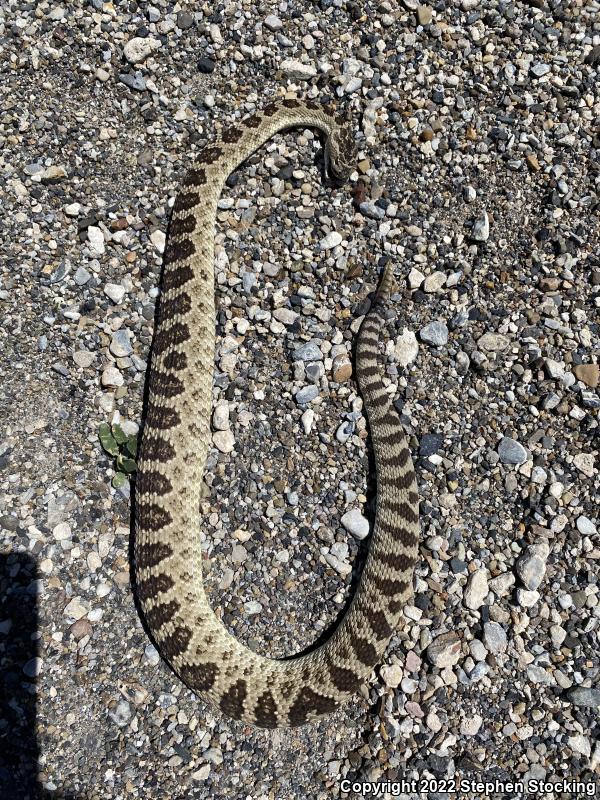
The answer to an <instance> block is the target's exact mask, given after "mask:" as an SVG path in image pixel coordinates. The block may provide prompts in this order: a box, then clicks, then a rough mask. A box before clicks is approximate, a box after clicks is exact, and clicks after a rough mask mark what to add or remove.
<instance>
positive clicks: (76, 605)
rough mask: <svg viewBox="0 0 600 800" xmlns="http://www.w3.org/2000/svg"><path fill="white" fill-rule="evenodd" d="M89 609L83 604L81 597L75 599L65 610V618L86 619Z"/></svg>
mask: <svg viewBox="0 0 600 800" xmlns="http://www.w3.org/2000/svg"><path fill="white" fill-rule="evenodd" d="M88 611H89V609H88V608H87V607H86V606H85V605H84V604H83V603H82V602H81V598H80V597H74V598H73V599H72V600H71V602H70V603H67V605H66V606H65V607H64V609H63V614H64V615H65V617H73V619H81V618H82V617H85V615H86V614H87V613H88Z"/></svg>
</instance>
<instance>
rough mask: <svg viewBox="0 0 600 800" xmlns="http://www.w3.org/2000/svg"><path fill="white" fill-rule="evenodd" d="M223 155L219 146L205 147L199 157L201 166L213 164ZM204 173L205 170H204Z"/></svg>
mask: <svg viewBox="0 0 600 800" xmlns="http://www.w3.org/2000/svg"><path fill="white" fill-rule="evenodd" d="M222 155H223V150H222V148H220V147H219V146H218V145H213V146H212V147H205V148H204V150H203V151H202V152H201V153H200V155H199V156H198V163H199V164H212V163H213V162H214V161H216V160H217V159H218V158H220V157H221V156H222ZM202 171H203V172H204V170H202Z"/></svg>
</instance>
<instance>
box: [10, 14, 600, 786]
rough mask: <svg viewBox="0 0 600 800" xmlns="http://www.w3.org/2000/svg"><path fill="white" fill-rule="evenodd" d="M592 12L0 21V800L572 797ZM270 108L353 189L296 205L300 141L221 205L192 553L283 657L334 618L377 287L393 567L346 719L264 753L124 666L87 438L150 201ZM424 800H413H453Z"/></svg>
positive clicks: (123, 510) (590, 478) (364, 504)
mask: <svg viewBox="0 0 600 800" xmlns="http://www.w3.org/2000/svg"><path fill="white" fill-rule="evenodd" d="M599 12H600V4H599V3H598V2H596V0H572V2H569V3H560V2H554V0H553V1H552V2H551V3H550V4H546V2H545V1H544V0H529V2H492V3H479V2H478V1H477V0H460V1H458V0H457V2H445V1H444V0H441V1H440V2H435V3H432V5H430V6H426V5H421V6H419V5H418V3H416V2H412V0H411V1H410V2H409V0H404V3H401V4H400V5H396V4H395V3H393V2H389V0H383V1H382V2H381V3H377V4H372V3H368V2H367V3H357V2H346V0H321V1H320V2H318V3H317V2H315V3H310V4H309V3H302V2H300V0H291V1H290V2H286V0H282V2H281V3H280V4H279V5H277V6H275V5H270V4H267V3H253V2H250V1H249V0H243V1H242V2H241V3H234V2H229V3H217V4H211V5H209V4H208V3H206V4H204V5H202V6H200V4H198V6H194V5H192V4H190V5H189V6H183V5H180V4H176V5H173V4H172V3H167V2H163V1H162V0H155V2H154V3H153V4H152V5H149V4H146V3H137V2H122V3H120V2H113V3H111V2H106V3H104V2H102V0H93V1H92V2H90V3H83V2H73V3H64V4H62V5H60V4H54V3H48V2H43V1H42V2H36V3H33V2H30V3H26V2H21V0H8V2H6V3H4V4H3V6H2V9H0V43H1V47H2V50H1V53H2V56H1V58H2V88H1V97H2V104H1V110H0V144H1V148H2V149H1V153H0V169H1V174H2V181H1V186H0V193H1V194H0V197H1V203H2V209H3V216H2V222H1V226H0V237H1V241H2V248H1V251H2V260H1V262H0V304H1V309H2V339H1V354H2V359H1V363H0V377H1V382H2V420H3V422H2V426H1V429H0V468H1V472H0V528H1V531H0V537H1V538H0V542H1V550H0V591H1V595H2V605H1V606H0V677H1V681H2V693H3V696H4V701H3V706H4V707H3V714H2V717H3V719H2V720H0V787H1V789H0V796H1V797H2V798H22V799H23V800H27V798H34V797H44V798H63V799H64V800H66V798H71V799H72V800H86V799H87V798H133V797H140V798H142V797H143V798H148V799H150V798H165V797H166V798H173V799H174V800H178V799H179V798H182V799H183V798H204V797H227V798H257V799H259V798H260V799H261V800H262V798H264V799H265V800H267V798H269V799H270V798H286V799H287V798H305V797H314V798H328V797H347V796H358V795H359V794H360V793H359V792H356V791H352V787H350V790H349V786H348V783H344V781H346V780H350V781H352V782H353V781H377V780H379V781H394V780H398V779H400V778H401V777H403V776H404V777H405V778H407V779H408V778H413V779H416V778H419V779H422V780H425V779H426V778H431V779H435V780H439V781H442V780H443V779H449V780H453V779H454V780H459V779H460V778H463V779H469V780H475V779H478V780H488V781H493V780H497V781H500V782H502V781H504V782H507V781H511V780H512V781H524V782H525V783H526V782H527V781H528V780H531V781H532V782H533V781H536V780H538V781H540V780H548V781H553V782H557V783H558V785H557V788H556V789H555V790H551V789H545V790H543V791H542V792H541V793H540V792H538V793H537V796H538V797H539V796H543V797H548V798H554V797H576V796H582V795H581V794H578V793H577V790H576V789H575V788H573V786H572V785H569V784H568V781H581V782H592V781H594V779H595V780H596V781H597V780H598V774H599V771H600V744H599V743H598V721H597V720H598V709H599V708H600V660H599V657H598V652H599V641H598V638H599V636H598V630H599V627H600V588H599V582H598V564H599V559H600V542H599V536H598V517H597V507H596V503H595V500H596V498H597V496H598V489H599V483H600V479H599V471H598V470H599V467H598V436H597V434H598V408H599V406H600V401H599V398H598V391H597V389H598V380H599V366H598V357H599V351H598V345H599V341H600V337H599V335H598V333H599V324H598V307H599V305H600V301H599V286H600V259H599V247H598V245H599V225H598V209H599V204H598V186H599V180H600V171H599V168H598V149H599V147H600V138H599V137H600V134H599V133H598V130H599V128H598V123H599V120H600V98H599V95H598V89H597V86H598V63H599V62H600V25H599V16H600V15H599ZM286 92H287V93H289V96H308V97H311V98H318V99H320V100H323V101H333V102H336V103H338V104H339V105H340V106H341V107H343V108H346V109H348V111H349V112H351V114H352V118H353V124H354V126H355V128H356V131H357V141H358V145H359V148H360V156H359V163H358V167H357V173H356V174H355V176H354V178H355V180H354V183H353V186H352V187H351V188H350V190H349V189H348V188H345V189H341V190H340V189H336V188H333V187H329V186H326V185H324V182H323V180H322V177H321V163H322V157H321V151H320V145H319V140H318V138H317V137H316V136H315V134H314V133H313V132H310V131H304V132H303V131H295V132H291V133H288V134H285V135H282V136H278V137H276V138H275V139H274V140H273V141H272V142H270V143H269V144H268V145H267V146H266V147H265V148H263V149H262V150H261V151H260V152H259V153H258V154H257V155H256V156H255V157H253V158H252V159H250V161H249V162H247V163H246V164H245V165H244V166H243V167H242V168H241V169H240V170H239V171H238V173H236V175H235V178H234V179H232V180H230V182H229V186H228V188H227V190H226V192H225V193H224V195H223V199H222V201H221V204H220V205H221V209H220V212H219V218H218V235H217V241H216V263H217V297H218V303H219V307H220V312H219V317H218V336H219V347H218V352H217V354H216V379H215V390H214V400H215V407H216V409H217V410H216V413H215V419H214V427H215V434H214V443H215V447H214V448H213V451H212V452H211V455H210V458H209V463H208V469H207V476H206V483H207V488H206V499H205V503H204V507H203V509H202V510H203V523H202V528H201V531H200V532H199V535H200V536H201V539H202V547H203V549H204V551H205V555H206V559H207V561H206V565H207V571H208V577H207V581H208V583H209V585H210V587H211V593H212V597H213V601H214V604H215V606H217V607H219V608H220V609H221V610H222V615H223V620H224V622H225V623H226V624H227V626H228V627H229V628H230V630H232V631H234V632H235V634H236V635H237V636H239V637H240V639H241V640H243V641H244V642H246V643H250V644H252V646H255V647H257V648H259V649H260V650H261V651H263V652H268V653H270V654H271V655H283V654H289V653H293V652H295V651H297V650H298V649H300V648H302V647H305V646H307V645H309V644H311V643H312V642H314V641H315V639H316V638H317V637H318V636H319V635H321V634H322V633H323V632H324V631H326V630H327V629H328V628H329V626H331V625H332V624H333V623H334V622H335V620H336V618H337V617H338V615H339V613H340V611H341V609H343V607H344V604H345V603H346V601H347V599H348V597H349V596H350V594H351V591H352V587H353V585H354V579H355V576H356V571H357V569H358V568H359V567H360V565H361V564H362V561H363V559H364V554H365V549H366V545H365V541H364V536H365V526H366V524H367V523H366V522H365V518H366V519H371V517H372V507H373V493H374V485H373V482H372V481H371V480H370V479H369V480H367V475H368V472H369V465H370V458H369V439H368V436H367V430H366V426H365V421H364V418H363V417H362V414H361V402H360V398H359V397H358V396H357V393H356V385H355V382H354V380H353V377H352V367H351V360H350V358H349V356H350V355H351V352H352V343H353V341H354V339H355V334H356V331H357V329H358V326H359V324H360V321H361V319H362V315H363V314H364V313H365V310H366V309H367V308H368V296H369V293H370V291H372V289H373V287H374V285H375V283H376V280H377V276H378V274H379V271H380V268H381V266H382V265H383V264H384V263H385V262H386V260H388V259H391V260H392V261H393V263H394V265H395V270H396V275H397V276H398V281H399V287H400V293H399V294H398V295H397V296H396V297H395V300H396V303H395V310H396V316H395V318H394V319H392V320H390V323H389V338H388V340H387V345H386V349H385V359H386V378H387V381H388V383H389V390H390V392H391V393H392V394H393V395H394V397H395V398H397V402H396V405H397V408H398V410H399V412H400V413H401V415H402V419H403V422H404V423H405V426H406V429H407V431H408V432H409V434H410V438H411V447H412V450H413V453H414V455H415V460H416V467H417V472H418V480H419V491H420V495H421V514H422V530H423V544H422V547H421V553H420V561H419V565H418V568H417V574H416V578H415V598H414V604H413V605H411V606H410V607H409V608H407V609H406V620H405V624H404V626H403V628H402V630H400V631H399V632H398V634H397V635H396V636H395V638H394V639H393V640H392V643H391V645H390V648H389V649H388V652H387V655H386V659H385V663H384V665H383V666H382V667H381V668H380V670H378V672H377V674H375V675H373V679H372V681H371V683H370V685H369V686H368V687H366V688H365V690H364V692H363V694H362V696H358V697H357V699H356V702H354V703H350V704H349V705H348V706H347V707H346V708H345V709H344V710H343V711H341V712H339V713H338V714H336V715H335V716H334V717H331V718H329V719H327V720H325V721H323V722H321V723H320V724H318V725H312V726H309V727H305V728H301V729H296V730H293V731H291V732H290V731H283V732H281V731H277V732H264V731H256V730H252V729H250V728H249V727H245V726H242V725H238V724H236V723H233V722H231V721H230V720H228V719H226V718H224V717H223V716H221V715H220V714H219V713H217V712H215V711H214V710H213V709H211V708H209V707H207V706H206V705H205V704H204V703H203V702H201V701H199V700H198V699H196V698H195V697H194V696H193V695H192V694H191V693H190V692H189V691H188V690H187V689H185V688H184V687H183V686H182V684H181V683H180V682H179V681H178V680H177V679H176V678H175V677H174V675H173V674H172V673H171V672H170V671H169V670H168V669H167V668H166V666H165V665H164V664H163V663H162V662H161V661H160V660H159V657H158V655H157V653H156V651H155V650H154V648H153V647H152V645H151V644H150V642H149V640H148V638H147V636H146V634H145V632H144V630H143V628H142V625H141V623H140V620H139V618H138V615H137V612H136V608H135V605H134V600H133V596H132V591H131V583H130V566H129V548H130V502H129V500H130V497H129V490H130V487H129V483H128V482H125V483H123V485H121V486H120V488H114V486H113V485H112V484H111V481H112V479H113V477H114V461H113V459H112V458H110V457H109V456H108V455H107V454H106V453H105V452H103V450H102V448H101V447H100V444H99V441H98V432H99V427H100V425H101V423H109V424H110V423H114V422H120V423H121V426H122V428H123V430H124V431H125V433H126V434H128V435H129V436H133V435H134V434H135V433H136V431H137V426H138V424H139V422H140V416H141V409H142V395H143V387H144V382H145V371H146V359H147V355H148V348H149V345H150V342H151V338H152V330H153V316H154V303H155V300H156V297H157V284H158V281H159V275H160V268H161V253H162V250H163V247H164V234H165V231H166V228H167V222H168V217H169V208H170V205H171V203H172V201H173V197H174V195H175V193H176V191H177V186H178V184H179V181H180V180H181V177H182V176H183V174H184V173H185V171H186V169H187V168H188V167H189V166H190V165H191V164H192V163H193V160H194V156H195V155H196V154H197V153H198V152H199V150H200V149H201V147H202V146H203V145H204V144H205V143H206V142H207V141H209V140H210V137H211V135H212V134H213V132H214V131H216V130H218V129H219V128H220V127H221V126H225V125H228V124H231V123H235V120H236V119H239V117H240V116H241V115H243V114H246V113H248V112H251V111H252V110H253V109H254V108H257V107H258V108H260V107H261V106H262V104H263V103H264V102H265V98H267V97H269V98H273V97H277V96H283V95H285V93H286ZM36 760H39V765H38V766H37V767H36ZM561 781H562V785H561V784H560V782H561ZM36 786H38V788H37V789H36ZM450 786H451V785H450V784H448V785H446V787H444V785H443V783H439V784H438V785H436V784H435V782H433V781H432V783H431V784H430V791H429V793H428V794H425V795H422V796H429V797H435V798H445V797H450V796H465V797H466V796H474V797H475V796H483V794H482V793H481V792H479V793H477V791H475V792H474V793H472V794H468V793H467V792H461V793H459V794H458V795H456V794H452V795H450V794H449V793H448V791H447V790H448V789H449V788H450ZM530 786H534V784H533V783H531V784H530ZM418 788H423V787H416V789H413V790H410V789H408V790H406V791H405V792H404V793H403V794H400V795H398V796H400V797H405V798H409V797H416V796H419V795H418V794H417V790H418ZM488 794H492V796H495V797H521V796H526V795H525V793H524V791H523V790H521V789H519V788H516V789H514V790H511V789H509V788H507V786H506V783H504V784H502V783H499V784H497V786H496V787H495V789H494V790H493V791H490V792H488ZM365 796H367V795H366V794H365ZM380 796H391V795H390V794H389V793H388V794H387V795H386V794H385V793H383V794H381V795H380Z"/></svg>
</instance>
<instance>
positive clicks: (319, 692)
mask: <svg viewBox="0 0 600 800" xmlns="http://www.w3.org/2000/svg"><path fill="white" fill-rule="evenodd" d="M292 127H303V128H306V127H316V128H318V129H320V130H321V131H322V132H323V133H324V134H325V136H326V143H325V152H326V156H327V162H328V168H329V171H330V173H331V174H332V175H333V176H334V177H335V178H338V179H343V178H346V177H348V175H349V173H350V171H351V169H352V165H353V159H354V146H353V142H352V136H351V133H350V130H349V128H348V124H347V122H346V121H345V120H340V119H339V118H337V117H335V116H333V115H331V114H330V113H329V112H327V111H326V110H324V109H323V108H322V107H321V106H318V105H316V104H311V103H306V102H302V103H301V102H300V101H296V100H285V101H283V102H280V103H274V104H272V105H269V106H267V107H266V108H264V109H263V110H262V111H261V112H260V113H258V114H256V115H254V116H252V117H249V118H247V119H244V120H242V121H240V122H239V123H237V124H236V125H235V126H234V127H232V128H230V129H228V130H226V131H224V132H223V133H222V134H221V135H220V136H219V137H218V139H217V140H216V141H215V142H214V143H213V144H211V145H210V146H208V147H206V148H205V149H204V150H203V152H202V153H201V154H200V157H199V158H198V161H197V163H196V165H195V166H194V168H193V169H192V170H191V171H190V173H189V174H188V176H187V178H186V179H185V181H184V182H183V185H182V188H181V191H180V193H179V195H178V197H177V200H176V202H175V205H174V208H173V216H172V221H171V226H170V232H169V241H168V244H167V248H166V251H165V260H164V274H163V282H162V295H161V302H160V308H159V314H158V321H157V328H156V333H155V338H154V343H153V348H152V356H151V368H150V375H149V386H148V403H147V415H146V420H145V424H144V431H143V437H142V442H141V448H140V458H139V469H138V478H137V483H136V492H135V498H136V537H135V549H134V554H135V575H136V583H137V593H138V598H139V600H140V603H141V606H142V610H143V613H144V616H145V619H146V622H147V624H148V626H149V628H150V630H151V632H152V635H153V637H154V639H155V641H156V643H157V646H158V648H159V650H160V653H161V655H162V656H163V657H164V658H165V659H166V660H167V661H168V662H169V664H170V665H171V666H172V668H173V669H174V670H175V672H176V673H177V674H178V675H179V676H180V677H181V679H182V680H183V681H184V682H185V683H186V684H187V685H188V686H189V687H190V688H191V689H192V690H193V691H195V692H197V693H198V694H200V695H202V696H203V697H205V698H207V699H209V700H210V701H212V702H213V703H214V704H216V705H217V706H218V707H219V708H220V709H221V710H222V711H223V712H224V713H226V714H228V715H230V716H232V717H235V718H237V719H240V720H243V721H244V722H248V723H251V724H254V725H259V726H263V727H267V728H274V727H283V726H293V725H301V724H304V723H305V722H308V721H310V720H313V719H316V718H318V717H319V716H321V715H323V714H327V713H330V712H332V711H334V710H335V709H336V708H338V706H339V705H340V704H341V703H343V702H344V701H345V700H346V699H348V698H349V697H350V696H351V695H352V694H353V693H354V692H355V691H356V690H357V688H358V687H359V686H360V685H361V683H363V682H364V681H365V680H366V679H367V678H368V677H369V675H370V673H371V671H372V669H373V667H374V666H375V665H376V664H377V663H378V662H379V660H380V659H381V657H382V655H383V652H384V650H385V648H386V646H387V643H388V641H389V639H390V637H391V635H392V633H393V631H394V629H395V628H396V626H397V624H398V621H399V617H400V614H401V611H402V608H403V606H404V605H405V603H406V602H407V600H408V599H409V598H410V595H411V591H412V576H413V569H414V564H415V560H416V556H417V547H418V537H419V526H418V497H417V490H416V484H415V478H414V472H413V468H412V463H411V458H410V453H409V450H408V446H407V442H406V439H405V436H404V432H403V430H402V426H401V424H400V421H399V419H398V415H397V413H396V411H395V410H394V408H393V406H392V404H391V400H390V397H389V395H388V393H387V392H386V391H385V389H384V387H383V385H382V383H381V379H380V368H379V366H378V357H377V344H378V339H379V334H380V331H381V328H382V326H383V322H384V318H383V316H382V307H383V303H384V302H385V301H386V300H387V298H388V296H389V293H390V290H391V287H392V285H393V277H392V272H391V268H390V267H389V265H388V267H386V269H385V271H384V275H383V278H382V280H381V283H380V286H379V290H378V292H377V294H376V296H375V299H374V301H373V304H372V306H371V310H370V311H369V313H368V314H367V316H366V317H365V320H364V322H363V324H362V327H361V330H360V333H359V337H358V343H357V356H356V366H357V375H358V382H359V386H360V389H361V393H362V396H363V400H364V406H365V408H366V411H367V415H368V419H369V425H370V432H371V437H372V441H373V449H374V453H375V463H376V469H377V504H376V518H375V525H374V530H373V535H372V540H371V545H370V550H369V554H368V556H367V560H366V564H365V567H364V569H363V574H362V576H361V580H360V584H359V587H358V590H357V592H356V594H355V596H354V598H353V600H352V602H351V603H350V605H349V608H348V610H347V612H346V614H345V615H344V617H343V619H342V620H341V622H340V624H339V625H338V626H337V628H336V629H335V631H334V633H333V634H332V636H331V637H330V638H329V639H328V640H327V641H326V642H325V643H324V644H323V645H321V646H320V647H318V648H317V649H315V650H313V651H312V652H310V653H308V654H305V655H300V656H298V657H296V658H293V659H286V660H276V659H271V658H266V657H264V656H261V655H258V654H257V653H255V652H253V651H252V650H250V649H248V648H247V647H245V646H243V645H242V644H240V643H239V642H238V641H237V640H236V639H235V638H234V637H233V636H232V635H231V634H230V633H228V631H227V630H226V629H225V627H224V626H223V624H222V623H221V621H220V620H219V619H218V618H217V617H216V615H215V614H214V612H213V610H212V608H211V607H210V605H209V603H208V599H207V596H206V593H205V590H204V586H203V583H202V567H201V561H202V559H201V549H200V541H199V538H198V535H197V526H198V522H199V503H200V486H201V481H202V475H203V470H204V465H205V461H206V455H207V452H208V448H209V446H210V444H211V432H210V413H211V400H212V377H213V364H214V347H215V307H214V275H213V263H214V254H213V247H214V224H215V219H216V213H217V203H218V200H219V196H220V194H221V191H222V188H223V186H224V183H225V181H226V179H227V177H228V176H229V174H230V173H231V172H232V171H233V170H234V169H235V168H236V167H237V166H239V165H240V164H241V163H242V162H243V161H245V160H246V159H247V158H248V157H249V156H250V155H251V154H252V153H253V152H254V151H255V150H256V149H257V148H259V147H260V146H261V145H262V144H264V143H265V142H266V141H267V140H268V139H270V138H271V137H272V136H273V135H274V134H275V133H277V132H278V131H281V130H284V129H286V128H292Z"/></svg>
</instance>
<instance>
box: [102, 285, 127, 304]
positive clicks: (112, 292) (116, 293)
mask: <svg viewBox="0 0 600 800" xmlns="http://www.w3.org/2000/svg"><path fill="white" fill-rule="evenodd" d="M104 294H105V295H106V296H107V297H109V298H110V299H111V300H112V301H113V303H116V304H117V305H119V303H121V302H122V301H123V298H124V297H125V289H124V288H123V286H121V285H120V284H119V283H107V284H105V285H104Z"/></svg>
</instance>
